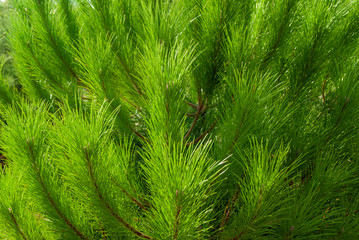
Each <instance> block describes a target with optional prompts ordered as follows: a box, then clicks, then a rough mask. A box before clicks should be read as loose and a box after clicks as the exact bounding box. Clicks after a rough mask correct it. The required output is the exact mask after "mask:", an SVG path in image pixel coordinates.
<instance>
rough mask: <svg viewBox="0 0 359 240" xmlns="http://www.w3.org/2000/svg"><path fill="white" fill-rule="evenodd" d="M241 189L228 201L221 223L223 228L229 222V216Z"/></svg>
mask: <svg viewBox="0 0 359 240" xmlns="http://www.w3.org/2000/svg"><path fill="white" fill-rule="evenodd" d="M239 193H240V189H238V190H237V192H236V194H235V195H234V196H233V198H232V199H231V200H229V201H228V204H227V206H226V208H225V210H224V212H223V216H222V221H221V224H220V228H221V229H222V228H223V227H224V226H225V225H226V224H227V222H228V220H229V217H230V215H231V213H232V210H233V208H234V204H235V203H236V202H237V200H238V197H239Z"/></svg>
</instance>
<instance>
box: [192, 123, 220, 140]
mask: <svg viewBox="0 0 359 240" xmlns="http://www.w3.org/2000/svg"><path fill="white" fill-rule="evenodd" d="M216 124H217V120H216V121H214V123H212V125H211V126H210V127H209V129H208V130H207V131H205V132H204V133H202V134H201V136H199V137H198V138H196V139H195V140H193V141H192V142H189V143H187V146H189V145H191V144H195V143H197V142H198V141H200V140H201V139H202V138H204V137H205V136H206V135H207V134H208V133H209V132H210V131H212V129H213V128H214V126H216Z"/></svg>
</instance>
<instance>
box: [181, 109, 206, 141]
mask: <svg viewBox="0 0 359 240" xmlns="http://www.w3.org/2000/svg"><path fill="white" fill-rule="evenodd" d="M203 106H204V105H203V103H201V102H200V103H199V106H198V108H197V112H196V117H195V119H194V120H193V123H192V125H191V127H190V129H189V130H188V132H187V134H186V135H185V136H184V140H186V139H187V138H188V137H189V135H190V134H191V132H192V131H193V128H194V126H195V125H196V123H197V121H198V118H199V115H200V114H201V111H202V109H203Z"/></svg>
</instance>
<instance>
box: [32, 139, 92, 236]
mask: <svg viewBox="0 0 359 240" xmlns="http://www.w3.org/2000/svg"><path fill="white" fill-rule="evenodd" d="M26 142H27V146H28V149H29V150H30V157H31V158H30V159H31V166H32V168H33V170H34V172H35V173H36V176H37V179H38V181H39V183H40V185H41V187H42V190H43V191H44V193H45V196H46V198H47V200H48V201H49V202H50V203H51V206H52V207H53V208H54V209H55V211H56V213H57V215H58V216H59V217H60V219H61V220H63V221H64V222H65V223H66V225H67V226H68V227H69V228H70V229H71V230H72V231H73V232H74V233H75V234H76V235H77V236H78V237H80V238H81V239H88V238H87V237H86V236H85V235H84V234H82V233H81V232H80V231H79V230H78V229H77V228H76V227H75V226H74V225H73V224H72V223H71V222H70V220H69V219H68V218H67V217H65V215H64V214H63V213H62V212H61V210H60V208H59V207H58V206H57V205H56V203H55V201H54V199H53V197H52V196H51V194H50V192H49V191H48V189H47V186H46V185H45V183H44V181H43V179H42V175H41V173H40V169H39V165H38V162H37V160H36V158H35V156H34V152H33V149H32V147H31V144H30V141H29V139H26ZM32 142H34V139H32Z"/></svg>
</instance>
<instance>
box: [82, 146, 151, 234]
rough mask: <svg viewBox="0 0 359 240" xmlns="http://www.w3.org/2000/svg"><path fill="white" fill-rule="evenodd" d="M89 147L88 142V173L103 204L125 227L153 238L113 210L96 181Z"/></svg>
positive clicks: (86, 152)
mask: <svg viewBox="0 0 359 240" xmlns="http://www.w3.org/2000/svg"><path fill="white" fill-rule="evenodd" d="M88 147H89V143H88V145H87V146H85V147H84V151H85V156H86V161H87V170H88V173H89V175H90V179H91V182H92V184H93V186H94V187H95V191H96V194H97V196H98V198H99V199H100V201H101V203H102V204H103V206H104V207H105V208H106V209H107V210H108V211H109V213H110V214H111V215H112V216H113V217H114V218H116V219H117V221H119V222H120V223H121V224H122V225H123V226H124V227H125V228H127V229H128V230H129V231H131V232H133V233H134V234H135V235H137V236H139V237H141V238H146V239H153V238H151V237H149V236H147V235H146V234H144V233H142V232H140V231H138V230H137V229H135V228H134V227H133V226H131V225H130V224H129V223H128V222H126V221H125V220H124V219H123V218H122V217H121V216H119V215H118V214H117V213H116V212H115V211H114V210H113V208H112V207H111V206H110V204H109V203H108V202H107V201H106V200H105V198H104V197H103V195H102V194H101V193H100V189H99V187H98V184H97V182H96V179H95V177H94V173H93V169H92V163H91V161H90V157H89V154H88Z"/></svg>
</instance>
